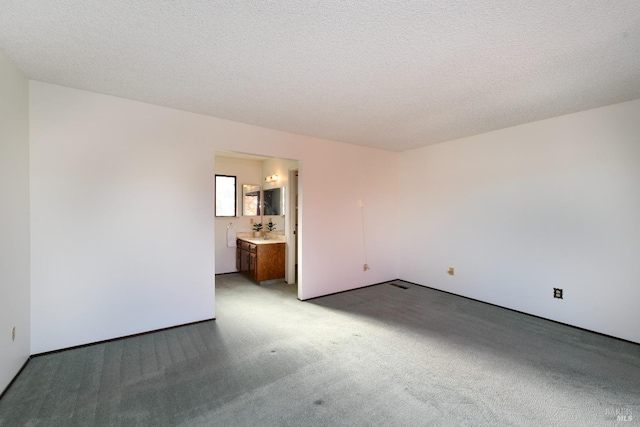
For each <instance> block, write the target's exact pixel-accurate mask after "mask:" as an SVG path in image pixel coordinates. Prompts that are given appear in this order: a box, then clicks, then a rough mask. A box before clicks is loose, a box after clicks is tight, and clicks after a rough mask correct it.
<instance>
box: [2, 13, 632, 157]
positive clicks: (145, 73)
mask: <svg viewBox="0 0 640 427" xmlns="http://www.w3.org/2000/svg"><path fill="white" fill-rule="evenodd" d="M0 48H2V49H3V50H4V51H5V52H6V54H7V55H8V56H9V57H10V58H12V59H13V60H14V61H15V62H16V63H17V64H18V66H19V67H20V68H21V69H22V70H23V71H24V72H25V73H26V74H27V75H28V76H29V77H30V78H31V79H35V80H41V81H45V82H51V83H55V84H59V85H64V86H69V87H74V88H79V89H85V90H89V91H94V92H99V93H105V94H110V95H115V96H120V97H124V98H129V99H135V100H140V101H144V102H149V103H153V104H158V105H164V106H168V107H173V108H178V109H182V110H187V111H193V112H197V113H203V114H207V115H211V116H215V117H220V118H225V119H230V120H234V121H238V122H242V123H250V124H255V125H259V126H264V127H268V128H274V129H281V130H285V131H290V132H294V133H299V134H305V135H312V136H318V137H323V138H328V139H333V140H337V141H344V142H349V143H354V144H361V145H368V146H373V147H379V148H384V149H389V150H397V151H401V150H406V149H410V148H414V147H419V146H424V145H428V144H434V143H437V142H442V141H447V140H451V139H455V138H459V137H463V136H468V135H474V134H478V133H482V132H486V131H490V130H494V129H500V128H504V127H509V126H513V125H517V124H521V123H526V122H531V121H535V120H540V119H544V118H548V117H553V116H558V115H561V114H566V113H571V112H576V111H581V110H585V109H589V108H593V107H598V106H603V105H609V104H613V103H617V102H622V101H627V100H631V99H637V98H640V1H639V0H584V1H572V0H536V1H531V0H505V1H479V0H475V1H474V0H466V1H455V0H430V1H426V0H425V1H380V0H364V1H335V0H325V1H320V2H307V1H302V0H297V1H296V0H289V1H271V2H256V1H235V0H234V1H220V0H218V1H212V0H199V1H198V0H182V1H177V0H176V1H168V0H164V1H160V0H78V1H73V0H49V1H45V0H41V1H34V0H0Z"/></svg>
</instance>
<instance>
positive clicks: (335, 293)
mask: <svg viewBox="0 0 640 427" xmlns="http://www.w3.org/2000/svg"><path fill="white" fill-rule="evenodd" d="M394 280H400V279H393V280H385V281H384V282H379V283H373V284H371V285H364V286H360V287H357V288H353V289H347V290H346V291H338V292H331V293H330V294H325V295H319V296H317V297H311V298H305V299H300V298H298V301H312V300H314V299H318V298H324V297H328V296H330V295H338V294H343V293H345V292H351V291H357V290H358V289H365V288H370V287H371V286H378V285H384V284H385V283H390V282H393V281H394ZM407 283H410V282H407Z"/></svg>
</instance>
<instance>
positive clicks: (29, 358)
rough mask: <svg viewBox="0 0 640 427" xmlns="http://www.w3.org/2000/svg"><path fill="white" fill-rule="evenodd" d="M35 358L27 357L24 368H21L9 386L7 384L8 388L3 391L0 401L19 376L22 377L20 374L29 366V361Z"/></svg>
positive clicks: (0, 394)
mask: <svg viewBox="0 0 640 427" xmlns="http://www.w3.org/2000/svg"><path fill="white" fill-rule="evenodd" d="M32 357H33V356H29V357H27V360H25V361H24V363H23V364H22V367H21V368H20V370H19V371H18V373H17V374H15V375H14V376H13V379H12V380H11V381H10V382H9V384H7V386H6V387H5V388H4V390H2V393H0V399H2V396H4V394H5V393H6V392H7V391H8V390H9V388H10V387H11V385H12V384H13V383H14V382H15V380H16V379H17V378H18V375H20V373H21V372H22V371H23V370H24V368H25V367H26V366H27V363H29V360H31V358H32Z"/></svg>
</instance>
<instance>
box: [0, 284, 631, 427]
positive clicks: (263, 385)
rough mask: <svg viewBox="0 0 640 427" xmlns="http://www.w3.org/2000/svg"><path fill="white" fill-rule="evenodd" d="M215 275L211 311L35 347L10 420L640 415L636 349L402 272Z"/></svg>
mask: <svg viewBox="0 0 640 427" xmlns="http://www.w3.org/2000/svg"><path fill="white" fill-rule="evenodd" d="M216 283H217V287H216V299H217V316H218V317H217V320H216V321H211V322H203V323H199V324H194V325H189V326H185V327H180V328H175V329H171V330H166V331H161V332H157V333H152V334H147V335H142V336H138V337H133V338H128V339H124V340H119V341H113V342H109V343H104V344H98V345H94V346H90V347H85V348H80V349H75V350H70V351H65V352H61V353H56V354H51V355H46V356H41V357H35V358H33V359H32V360H31V361H30V362H29V363H28V365H27V367H26V368H25V369H24V371H23V372H22V374H21V375H20V376H19V377H18V379H17V380H16V381H15V382H14V384H13V385H12V387H11V388H10V389H9V390H8V391H7V393H6V394H5V396H4V397H3V398H2V399H1V400H0V426H2V427H6V426H372V425H375V426H418V425H424V426H453V425H468V426H503V425H516V426H529V425H531V426H543V425H544V426H606V425H636V424H638V423H640V421H639V420H640V345H636V344H632V343H628V342H624V341H620V340H616V339H613V338H609V337H604V336H601V335H597V334H593V333H589V332H586V331H582V330H578V329H575V328H571V327H567V326H563V325H559V324H556V323H553V322H549V321H545V320H542V319H538V318H534V317H531V316H526V315H523V314H519V313H515V312H512V311H509V310H504V309H500V308H498V307H494V306H490V305H487V304H482V303H479V302H476V301H471V300H467V299H464V298H460V297H456V296H453V295H449V294H446V293H443V292H438V291H435V290H432V289H428V288H423V287H420V286H416V285H412V284H408V283H403V282H400V281H396V282H395V283H397V284H401V285H403V286H406V287H407V289H402V288H400V287H397V286H390V285H389V284H381V285H377V286H372V287H369V288H364V289H359V290H355V291H351V292H345V293H341V294H336V295H332V296H328V297H324V298H319V299H315V300H312V301H309V302H300V301H298V300H297V299H296V290H295V286H291V285H286V284H275V285H268V286H258V285H255V284H253V283H251V282H249V281H247V280H246V279H244V278H242V277H241V276H239V275H236V274H232V275H223V276H218V277H217V278H216ZM618 417H625V418H624V419H626V420H628V421H626V422H623V421H620V420H622V419H623V418H620V420H619V418H618ZM621 422H622V424H620V423H621Z"/></svg>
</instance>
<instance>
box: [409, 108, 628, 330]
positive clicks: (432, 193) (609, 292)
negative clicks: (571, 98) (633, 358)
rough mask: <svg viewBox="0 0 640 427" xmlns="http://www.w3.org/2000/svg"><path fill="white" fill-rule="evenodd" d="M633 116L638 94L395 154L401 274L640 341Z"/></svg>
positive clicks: (460, 293)
mask: <svg viewBox="0 0 640 427" xmlns="http://www.w3.org/2000/svg"><path fill="white" fill-rule="evenodd" d="M639 118H640V100H637V101H632V102H627V103H623V104H617V105H612V106H609V107H605V108H598V109H593V110H589V111H584V112H580V113H576V114H571V115H567V116H562V117H556V118H553V119H549V120H544V121H540V122H535V123H530V124H526V125H522V126H517V127H513V128H509V129H503V130H499V131H496V132H490V133H486V134H483V135H478V136H474V137H470V138H464V139H460V140H456V141H451V142H448V143H443V144H438V145H434V146H430V147H426V148H421V149H417V150H412V151H407V152H404V153H402V154H401V155H400V171H401V172H400V188H401V191H400V205H401V206H402V207H403V209H402V213H401V216H400V224H401V225H402V226H401V229H400V235H401V236H402V239H401V243H400V248H401V250H400V252H401V253H400V263H399V267H400V272H401V277H402V278H403V279H406V280H409V281H411V282H415V283H419V284H422V285H426V286H430V287H433V288H437V289H442V290H445V291H448V292H453V293H456V294H459V295H464V296H468V297H471V298H475V299H478V300H481V301H486V302H489V303H493V304H497V305H500V306H504V307H508V308H511V309H515V310H519V311H523V312H526V313H531V314H534V315H537V316H541V317H544V318H548V319H552V320H556V321H560V322H564V323H567V324H570V325H575V326H578V327H582V328H586V329H590V330H593V331H597V332H601V333H605V334H609V335H612V336H616V337H620V338H623V339H627V340H631V341H635V342H640V328H638V325H639V324H640V310H639V306H638V304H639V303H638V301H640V286H639V282H638V278H639V277H640V263H639V262H638V260H640V221H639V218H640V143H639V139H638V135H640V120H639ZM449 267H454V268H455V275H454V276H449V275H448V274H447V269H448V268H449ZM554 287H556V288H562V289H563V290H564V299H562V300H559V299H553V298H552V288H554Z"/></svg>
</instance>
